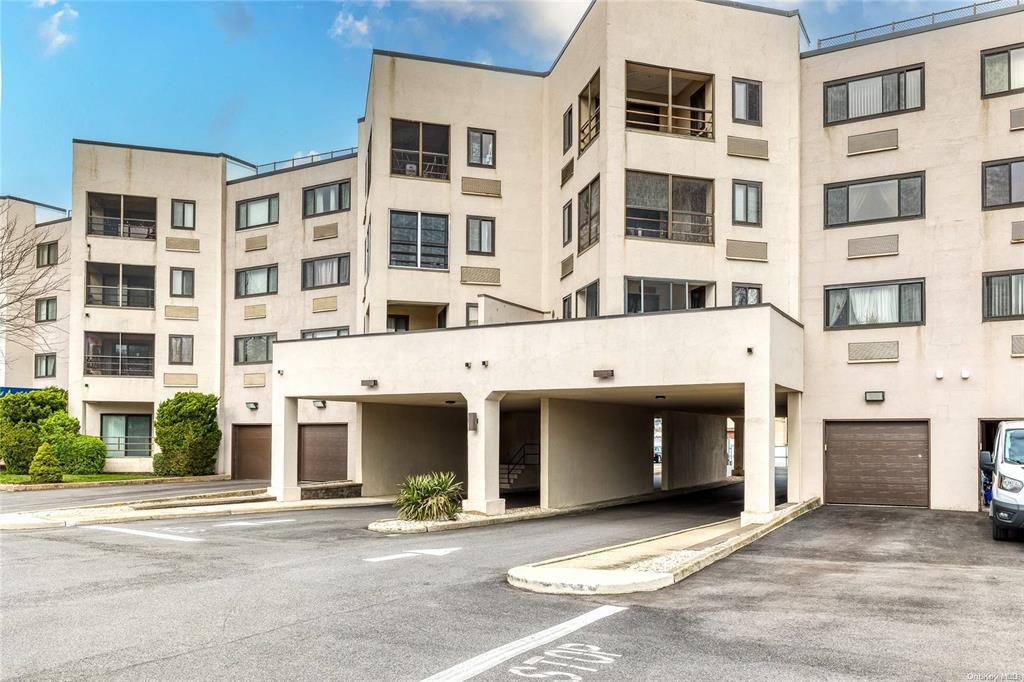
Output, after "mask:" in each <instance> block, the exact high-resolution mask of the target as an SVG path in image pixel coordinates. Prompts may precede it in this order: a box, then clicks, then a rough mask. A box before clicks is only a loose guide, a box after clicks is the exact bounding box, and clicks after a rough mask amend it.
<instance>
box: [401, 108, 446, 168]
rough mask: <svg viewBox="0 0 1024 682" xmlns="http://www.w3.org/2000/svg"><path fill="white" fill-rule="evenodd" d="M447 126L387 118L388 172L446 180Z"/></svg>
mask: <svg viewBox="0 0 1024 682" xmlns="http://www.w3.org/2000/svg"><path fill="white" fill-rule="evenodd" d="M449 139H450V129H449V127H448V126H446V125H437V124H434V123H421V122H419V121H400V120H397V119H394V120H392V121H391V174H392V175H400V176H406V177H411V178H428V179H431V180H447V179H448V177H449V166H450V158H449Z"/></svg>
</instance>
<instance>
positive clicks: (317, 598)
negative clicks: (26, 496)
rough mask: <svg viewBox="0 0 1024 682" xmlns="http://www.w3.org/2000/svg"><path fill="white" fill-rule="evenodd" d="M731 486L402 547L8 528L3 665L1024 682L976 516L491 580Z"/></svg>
mask: <svg viewBox="0 0 1024 682" xmlns="http://www.w3.org/2000/svg"><path fill="white" fill-rule="evenodd" d="M741 495H742V488H741V487H740V486H733V487H730V488H725V489H721V490H719V491H714V492H711V493H702V494H699V495H694V496H689V497H686V498H679V499H677V500H669V501H660V502H657V503H648V504H642V505H634V506H631V507H621V508H616V509H607V510H603V511H599V512H594V513H590V514H583V515H577V516H569V517H560V518H552V519H545V520H538V521H532V522H527V523H522V524H510V525H504V526H492V527H485V528H476V529H469V530H464V531H455V532H446V533H438V534H429V535H416V536H402V537H385V536H380V535H377V534H373V533H370V532H369V531H366V530H365V526H366V524H367V523H368V522H369V521H371V520H373V519H375V518H379V517H380V515H381V511H382V510H380V509H374V508H362V509H344V510H327V511H317V512H303V513H297V514H290V515H289V514H281V515H260V516H254V517H247V518H245V519H241V520H240V519H238V517H232V518H227V517H224V518H202V519H192V520H188V521H184V520H182V521H180V522H143V523H134V524H121V525H119V526H116V527H110V528H96V527H79V528H67V529H62V530H52V531H34V532H18V533H4V534H3V535H2V536H0V543H2V556H0V585H2V587H0V591H2V595H0V596H2V599H3V604H4V609H3V611H4V617H3V623H2V627H0V630H2V633H0V641H2V642H3V648H4V663H3V671H2V674H3V677H4V678H5V679H15V678H22V679H53V678H58V677H84V678H102V679H247V680H263V679H282V678H287V679H323V678H325V677H327V678H333V679H351V680H369V679H373V680H382V679H386V680H422V679H428V678H431V676H434V677H433V678H432V679H469V678H470V677H472V676H474V675H475V676H476V677H477V679H519V678H521V677H524V676H525V677H534V678H537V677H538V676H540V675H543V676H545V678H547V679H564V680H601V679H605V680H619V679H679V678H681V677H715V678H722V677H729V676H737V677H757V678H764V677H772V678H774V679H806V678H808V677H814V678H821V677H831V678H839V679H852V678H863V677H882V676H885V677H893V676H899V677H910V678H915V679H916V678H924V677H939V678H942V679H951V678H961V679H962V678H966V677H967V676H968V675H970V674H989V673H993V674H995V673H1006V674H1013V673H1021V674H1024V660H1022V658H1021V657H1019V656H1017V657H1012V656H1011V657H1006V656H1000V655H998V652H997V651H996V649H997V647H995V646H994V645H993V644H991V643H990V640H989V639H988V636H987V635H986V633H990V632H991V629H992V626H993V623H992V622H991V621H990V614H991V613H992V611H993V608H994V607H995V605H998V604H1000V603H1006V600H1007V598H1008V597H1009V598H1011V601H1012V600H1013V595H1017V597H1018V599H1017V600H1018V601H1019V597H1020V596H1024V587H1022V585H1024V543H1020V542H1016V543H994V542H993V541H992V540H991V539H990V537H989V533H988V526H987V520H986V519H985V517H983V516H982V515H980V514H965V513H954V512H930V511H926V510H912V509H881V508H856V507H825V508H821V509H819V510H817V511H814V512H812V513H810V514H808V515H806V516H804V517H801V518H800V519H798V520H797V521H795V522H793V523H791V524H789V525H788V526H785V527H783V528H781V529H779V530H777V531H775V532H774V533H772V534H771V535H769V536H767V537H766V538H763V539H762V540H760V541H758V542H756V543H754V544H753V545H750V546H748V547H747V548H744V549H743V550H740V551H739V552H737V553H736V554H734V555H732V556H731V557H729V558H728V559H725V560H723V561H721V562H719V563H717V564H715V565H713V566H711V567H710V568H708V569H705V570H704V571H702V572H701V573H698V574H697V575H695V576H692V577H690V578H688V579H687V580H685V581H683V582H682V583H680V584H678V585H676V586H674V587H671V588H668V589H665V590H662V591H659V592H656V593H650V594H642V595H626V596H622V597H616V598H597V597H594V598H578V597H565V596H554V595H538V594H532V593H527V592H521V591H518V590H515V589H513V588H511V587H509V586H508V585H507V584H506V583H505V582H504V574H505V571H506V570H507V569H508V568H509V567H511V566H513V565H516V564H520V563H525V562H529V561H536V560H540V559H543V558H548V557H552V556H556V555H559V554H565V553H569V552H574V551H579V550H583V549H588V548H591V547H597V546H601V545H603V544H610V543H613V542H620V541H622V540H624V539H629V538H630V537H638V536H639V535H643V534H646V535H650V534H657V533H660V532H665V531H666V530H671V529H672V528H678V527H681V526H682V525H683V524H691V525H692V524H694V523H695V522H699V521H704V520H708V519H713V518H715V517H720V516H721V515H723V514H725V515H729V514H731V513H732V512H733V511H734V510H735V506H736V505H737V504H739V500H740V499H741ZM126 531H128V532H126ZM1016 612H1019V609H1018V610H1017V611H1016ZM1010 618H1011V619H1012V616H1011V617H1010ZM1020 624H1021V621H1020V620H1018V621H1017V622H1016V624H1012V623H1010V622H1008V621H1006V622H1003V626H1005V627H1009V628H1010V631H1013V632H1019V631H1020ZM1015 628H1016V629H1015ZM1015 665H1016V666H1017V668H1018V669H1017V670H1014V669H1013V667H1014V666H1015ZM555 673H558V675H557V676H556V675H555Z"/></svg>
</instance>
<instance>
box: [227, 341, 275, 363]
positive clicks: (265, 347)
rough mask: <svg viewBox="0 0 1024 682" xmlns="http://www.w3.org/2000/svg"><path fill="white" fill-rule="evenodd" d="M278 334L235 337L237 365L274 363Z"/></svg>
mask: <svg viewBox="0 0 1024 682" xmlns="http://www.w3.org/2000/svg"><path fill="white" fill-rule="evenodd" d="M276 340H277V334H254V335H252V336H236V337H235V364H236V365H257V364H265V363H268V362H273V361H274V341H276Z"/></svg>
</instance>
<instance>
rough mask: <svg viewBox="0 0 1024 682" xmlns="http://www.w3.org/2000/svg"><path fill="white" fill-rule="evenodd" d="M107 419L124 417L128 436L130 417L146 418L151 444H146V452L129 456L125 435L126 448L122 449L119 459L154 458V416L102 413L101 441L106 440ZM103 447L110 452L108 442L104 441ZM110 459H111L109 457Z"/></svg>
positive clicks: (129, 413) (134, 413)
mask: <svg viewBox="0 0 1024 682" xmlns="http://www.w3.org/2000/svg"><path fill="white" fill-rule="evenodd" d="M106 417H124V422H125V433H126V434H127V431H128V418H129V417H146V420H147V421H148V422H149V436H147V437H148V438H149V442H148V443H147V444H146V449H145V452H142V453H138V454H136V453H135V452H134V451H133V453H132V454H130V455H129V454H128V442H127V435H125V443H124V447H123V448H121V452H122V453H123V454H121V455H117V457H120V458H123V457H152V456H153V415H152V414H145V413H138V412H102V413H100V436H99V437H100V439H101V440H103V438H104V436H103V421H104V419H105V418H106ZM103 445H104V447H106V448H107V452H110V446H109V444H108V443H107V442H106V440H103ZM108 457H109V455H108Z"/></svg>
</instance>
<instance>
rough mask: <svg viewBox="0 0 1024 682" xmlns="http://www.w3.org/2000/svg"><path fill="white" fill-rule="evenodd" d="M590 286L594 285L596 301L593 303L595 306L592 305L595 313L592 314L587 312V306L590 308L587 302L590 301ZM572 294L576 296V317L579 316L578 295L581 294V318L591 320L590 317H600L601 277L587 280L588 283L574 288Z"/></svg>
mask: <svg viewBox="0 0 1024 682" xmlns="http://www.w3.org/2000/svg"><path fill="white" fill-rule="evenodd" d="M591 287H594V292H595V293H594V295H595V296H596V303H595V306H594V307H595V313H596V314H595V315H593V316H591V315H590V314H589V312H590V310H589V308H590V306H589V302H590V295H589V291H590V288H591ZM574 295H575V296H576V301H577V303H576V316H577V318H579V314H580V305H579V297H580V295H582V296H583V301H584V304H583V306H584V310H583V318H582V319H585V320H592V319H596V318H599V317H601V278H597V279H595V280H594V281H592V282H589V283H588V284H584V285H583V286H581V287H580V288H579V289H577V290H576V293H575V294H574Z"/></svg>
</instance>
